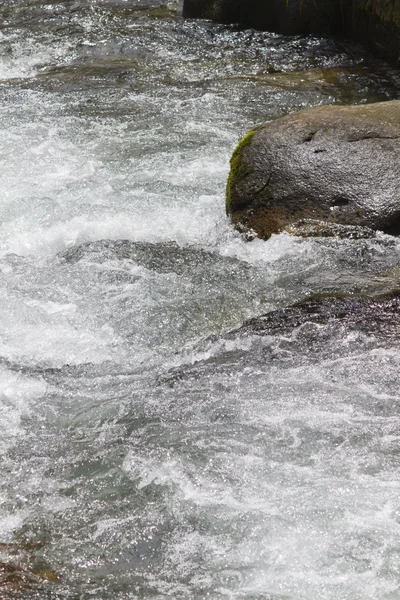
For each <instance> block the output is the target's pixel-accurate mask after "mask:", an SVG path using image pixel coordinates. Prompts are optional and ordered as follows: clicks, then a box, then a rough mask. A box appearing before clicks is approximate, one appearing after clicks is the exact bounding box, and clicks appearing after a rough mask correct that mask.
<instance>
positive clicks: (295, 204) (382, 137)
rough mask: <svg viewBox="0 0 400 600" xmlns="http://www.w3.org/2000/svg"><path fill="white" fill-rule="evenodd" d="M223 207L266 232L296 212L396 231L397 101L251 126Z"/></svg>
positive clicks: (399, 215) (244, 226) (399, 185)
mask: <svg viewBox="0 0 400 600" xmlns="http://www.w3.org/2000/svg"><path fill="white" fill-rule="evenodd" d="M226 209H227V213H228V214H230V215H231V218H232V221H233V223H234V224H235V225H236V226H237V227H238V228H239V229H241V230H244V231H249V230H251V231H254V232H255V233H256V234H257V235H258V236H259V237H261V238H264V239H267V238H268V237H269V236H270V235H271V234H273V233H279V232H281V231H283V230H284V229H285V228H288V227H291V226H292V225H293V224H294V223H296V222H298V221H300V220H302V219H312V220H316V221H325V222H327V223H334V224H339V225H346V226H358V227H368V228H370V229H372V230H382V231H384V232H385V233H391V234H398V233H399V232H400V101H398V100H394V101H391V102H380V103H375V104H369V105H366V106H365V105H360V106H323V107H318V108H311V109H307V110H303V111H300V112H297V113H294V114H290V115H287V116H285V117H282V118H280V119H277V120H275V121H272V122H271V123H268V124H266V125H263V126H261V127H259V128H257V129H254V130H252V131H250V132H249V133H248V134H247V135H246V136H245V138H243V140H242V141H241V142H240V144H239V146H238V147H237V148H236V150H235V152H234V153H233V156H232V159H231V171H230V174H229V179H228V184H227V197H226Z"/></svg>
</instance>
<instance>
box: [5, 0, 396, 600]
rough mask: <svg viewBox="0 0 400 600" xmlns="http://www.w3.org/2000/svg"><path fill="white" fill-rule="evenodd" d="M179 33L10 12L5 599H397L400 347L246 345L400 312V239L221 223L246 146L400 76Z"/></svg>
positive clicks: (214, 33) (20, 5)
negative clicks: (351, 297) (245, 330)
mask: <svg viewBox="0 0 400 600" xmlns="http://www.w3.org/2000/svg"><path fill="white" fill-rule="evenodd" d="M180 10H181V7H180V6H179V5H178V4H175V3H173V2H172V3H170V4H166V5H160V4H157V3H156V2H152V0H132V1H125V0H64V1H63V2H49V1H48V0H3V2H2V3H1V7H0V95H1V103H0V128H1V150H0V161H1V168H0V191H1V195H0V295H1V302H0V406H1V411H0V454H1V463H0V464H1V471H0V472H1V478H0V598H2V599H3V598H7V599H9V598H10V599H19V598H21V599H33V598H38V599H51V600H57V599H59V600H78V599H88V598H96V599H98V600H119V599H121V600H122V599H132V600H135V599H154V600H162V599H166V598H173V599H174V600H202V599H206V598H207V599H210V600H224V599H226V600H228V599H229V600H315V599H318V600H333V599H335V600H337V599H338V600H369V599H371V600H384V599H385V600H398V599H400V541H399V540H400V536H399V534H400V501H399V498H400V494H399V492H400V481H399V455H400V445H399V441H400V437H399V426H400V396H399V386H398V382H399V380H398V372H399V367H400V345H399V341H398V339H397V337H396V336H395V335H391V336H387V337H385V339H380V338H379V335H377V333H376V332H369V331H368V330H366V331H359V332H357V331H356V332H354V331H347V330H346V328H344V329H343V328H342V329H340V330H339V331H338V330H336V329H330V328H326V327H325V328H324V326H323V325H309V326H307V324H305V325H304V326H302V327H300V328H297V329H296V331H293V332H290V331H285V332H282V334H279V333H276V334H274V335H269V336H268V335H267V336H263V337H260V336H252V335H241V334H240V332H239V333H238V334H237V335H234V336H232V335H226V334H227V332H229V331H230V330H232V329H235V328H237V327H239V326H240V325H241V324H242V323H243V321H244V320H245V319H247V318H250V317H254V316H257V315H260V314H262V313H266V312H269V311H272V310H274V309H277V308H282V307H284V306H288V305H290V304H291V303H293V302H295V301H297V300H299V299H301V298H303V297H305V296H307V295H309V294H311V293H312V292H332V291H334V292H367V293H370V294H375V293H380V292H385V291H389V290H391V289H394V288H396V287H399V285H400V271H399V270H398V264H399V253H400V242H399V241H398V239H396V238H394V237H390V236H385V235H383V234H378V236H377V237H376V238H375V239H371V240H358V241H357V240H317V239H314V240H311V239H308V240H303V239H300V238H296V237H290V236H288V235H286V234H282V235H280V236H274V237H273V238H272V239H271V240H269V241H268V242H262V241H260V240H255V241H253V242H251V243H248V242H246V241H245V240H244V239H243V238H242V237H241V236H240V235H239V233H237V232H235V231H234V230H233V229H232V227H231V226H230V225H229V222H228V220H227V217H226V215H225V209H224V187H225V182H226V178H227V173H228V168H229V157H230V155H231V152H232V150H233V148H234V147H235V144H236V143H237V140H238V139H239V138H240V137H241V136H242V135H243V134H244V133H245V132H246V131H247V130H248V129H249V128H250V127H252V126H254V125H257V124H259V123H262V122H265V121H266V120H269V119H271V118H274V117H277V116H280V115H283V114H285V113H287V112H290V111H293V110H297V109H299V108H302V107H305V106H314V105H321V104H330V103H365V102H374V101H379V100H385V99H392V98H397V97H399V90H400V82H399V78H398V75H397V76H396V74H395V73H394V72H391V71H390V70H389V69H388V67H386V66H385V65H384V64H381V63H377V62H374V61H373V60H372V59H370V58H369V57H368V56H365V55H364V54H363V52H362V51H361V49H360V48H357V47H353V46H351V45H349V44H347V43H344V42H343V41H340V40H338V41H331V40H326V39H323V38H315V37H307V38H300V37H296V38H283V37H281V36H277V35H273V34H267V33H260V32H255V31H253V30H244V29H240V28H237V27H223V26H218V25H212V24H210V23H208V22H202V21H183V20H182V19H181V17H180ZM310 348H311V350H310Z"/></svg>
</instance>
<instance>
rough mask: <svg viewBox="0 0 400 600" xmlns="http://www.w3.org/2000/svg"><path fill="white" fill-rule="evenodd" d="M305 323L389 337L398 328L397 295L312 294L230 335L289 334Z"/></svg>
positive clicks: (399, 296)
mask: <svg viewBox="0 0 400 600" xmlns="http://www.w3.org/2000/svg"><path fill="white" fill-rule="evenodd" d="M305 323H312V324H318V325H329V324H331V325H334V324H339V323H340V324H345V325H346V327H347V329H348V330H355V329H356V330H358V331H363V332H365V333H368V334H371V333H374V334H376V335H379V337H382V336H383V337H387V336H393V334H394V333H397V332H398V331H399V327H400V292H398V291H397V292H392V293H391V294H384V295H382V296H377V297H375V298H370V297H366V296H351V295H349V294H339V295H333V296H325V295H323V294H316V295H314V296H311V297H309V298H306V299H305V300H302V301H301V302H298V303H297V304H294V305H293V306H292V307H289V308H284V309H281V310H276V311H273V312H271V313H268V314H266V315H262V316H260V317H256V318H253V319H249V320H248V321H246V322H245V323H244V324H243V325H242V327H240V328H239V329H238V330H235V332H233V333H232V334H230V335H235V336H236V335H237V334H238V333H240V335H243V334H256V335H274V334H285V333H288V332H293V330H294V329H296V328H298V327H301V326H302V325H304V324H305Z"/></svg>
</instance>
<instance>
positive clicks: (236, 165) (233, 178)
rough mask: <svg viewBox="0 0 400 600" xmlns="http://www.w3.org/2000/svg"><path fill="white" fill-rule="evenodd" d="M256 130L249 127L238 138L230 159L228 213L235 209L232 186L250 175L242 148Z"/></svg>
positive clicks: (249, 141)
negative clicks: (247, 130) (248, 129)
mask: <svg viewBox="0 0 400 600" xmlns="http://www.w3.org/2000/svg"><path fill="white" fill-rule="evenodd" d="M256 131H257V127H255V128H254V129H250V131H249V132H248V133H246V135H245V136H244V138H243V139H241V140H240V142H239V144H238V145H237V146H236V148H235V150H234V152H233V154H232V158H231V160H230V165H231V170H230V172H229V177H228V182H227V184H226V213H227V214H228V215H229V214H230V213H231V212H232V210H235V208H236V207H235V201H234V188H235V186H236V185H237V184H238V183H239V182H240V181H241V180H242V179H244V178H245V177H247V176H248V175H251V173H252V172H253V169H251V168H250V167H247V166H246V165H245V164H243V157H242V155H243V149H244V148H245V147H246V146H248V145H249V144H250V143H251V141H252V139H253V136H254V134H255V132H256Z"/></svg>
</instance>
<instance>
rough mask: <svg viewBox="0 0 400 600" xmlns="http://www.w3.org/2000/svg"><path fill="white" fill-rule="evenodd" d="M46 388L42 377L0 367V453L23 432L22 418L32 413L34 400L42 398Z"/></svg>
mask: <svg viewBox="0 0 400 600" xmlns="http://www.w3.org/2000/svg"><path fill="white" fill-rule="evenodd" d="M46 389H47V385H46V384H45V382H44V381H42V380H41V379H34V378H31V377H26V376H23V375H20V374H16V373H12V372H11V371H9V370H8V369H6V368H5V367H0V407H1V410H0V454H4V452H5V451H6V450H7V449H8V448H9V447H10V446H11V445H12V444H13V443H14V442H15V440H16V439H17V438H18V436H20V435H22V434H23V431H24V428H23V425H22V419H23V418H24V417H27V416H29V415H30V410H31V404H32V402H34V401H37V400H38V399H39V398H41V397H42V396H43V395H44V394H45V392H46Z"/></svg>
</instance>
